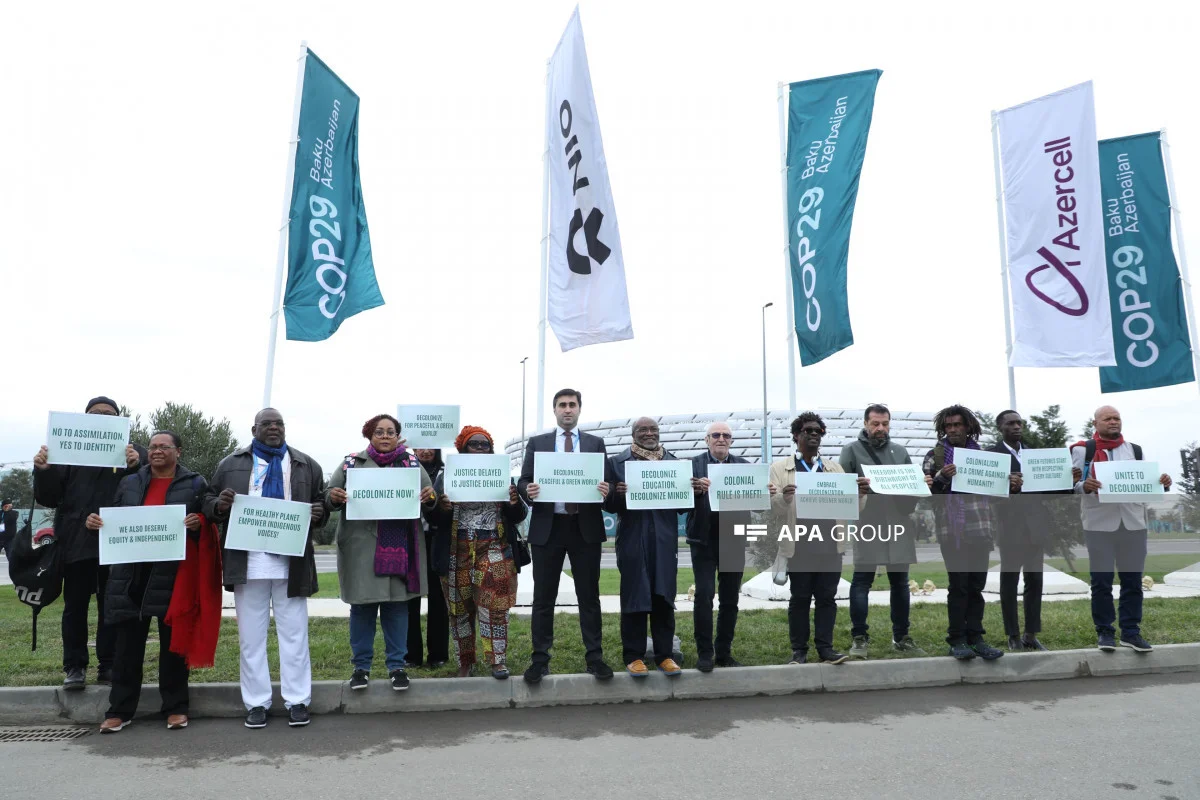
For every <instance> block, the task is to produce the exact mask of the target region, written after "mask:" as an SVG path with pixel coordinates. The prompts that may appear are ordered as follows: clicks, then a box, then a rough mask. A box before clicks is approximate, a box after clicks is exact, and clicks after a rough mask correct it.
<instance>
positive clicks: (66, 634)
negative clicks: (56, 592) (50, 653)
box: [62, 559, 117, 672]
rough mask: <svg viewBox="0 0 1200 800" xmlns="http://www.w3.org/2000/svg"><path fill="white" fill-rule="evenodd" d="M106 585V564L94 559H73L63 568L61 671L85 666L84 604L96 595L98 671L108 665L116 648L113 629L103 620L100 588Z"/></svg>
mask: <svg viewBox="0 0 1200 800" xmlns="http://www.w3.org/2000/svg"><path fill="white" fill-rule="evenodd" d="M107 585H108V567H102V566H100V561H99V560H98V559H89V560H86V561H76V562H74V563H73V564H67V565H66V568H65V569H64V570H63V593H62V598H63V613H62V642H63V671H64V672H65V671H66V670H69V669H87V666H88V647H87V644H88V606H89V605H91V599H92V595H96V616H97V620H98V621H97V624H96V661H97V662H98V665H99V667H100V670H101V671H106V670H110V669H112V665H113V654H114V652H115V651H116V644H117V639H116V632H115V631H113V629H112V626H111V625H105V624H104V589H105V587H106V586H107Z"/></svg>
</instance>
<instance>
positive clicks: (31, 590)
mask: <svg viewBox="0 0 1200 800" xmlns="http://www.w3.org/2000/svg"><path fill="white" fill-rule="evenodd" d="M36 506H37V504H36V503H34V505H33V506H32V507H30V509H29V519H28V520H26V521H25V526H24V527H23V528H21V529H20V530H19V531H17V533H16V535H15V536H14V537H13V540H12V546H11V549H10V550H9V555H8V577H9V578H10V579H12V583H13V589H15V590H16V593H17V599H18V600H20V601H21V602H22V603H24V604H25V605H27V606H29V607H30V608H32V609H33V649H34V650H37V618H38V614H39V613H41V610H42V609H43V608H45V607H46V606H48V605H50V604H51V603H53V602H54V601H55V600H57V599H58V596H59V595H60V594H62V587H63V568H64V561H63V556H64V554H63V551H62V548H61V547H60V546H59V543H58V541H57V539H56V537H55V536H54V535H53V534H51V535H48V536H43V537H41V540H40V543H38V544H36V545H35V542H34V535H35V534H36V531H34V530H33V514H34V509H35V508H36Z"/></svg>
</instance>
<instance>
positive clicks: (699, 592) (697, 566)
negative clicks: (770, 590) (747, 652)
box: [691, 542, 745, 658]
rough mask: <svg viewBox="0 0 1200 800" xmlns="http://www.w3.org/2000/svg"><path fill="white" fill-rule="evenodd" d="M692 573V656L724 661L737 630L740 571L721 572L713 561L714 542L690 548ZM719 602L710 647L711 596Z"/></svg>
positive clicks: (731, 646)
mask: <svg viewBox="0 0 1200 800" xmlns="http://www.w3.org/2000/svg"><path fill="white" fill-rule="evenodd" d="M691 550H692V572H693V573H694V575H695V578H696V600H695V605H694V606H693V608H692V617H693V621H694V625H695V635H696V653H697V654H698V655H700V656H709V657H713V656H715V657H717V658H728V657H729V655H730V651H731V650H732V649H733V635H734V630H735V629H736V628H737V618H738V598H739V597H740V596H741V594H742V576H743V575H744V574H745V573H743V572H721V571H720V570H719V568H718V564H717V559H716V553H717V549H716V543H715V542H714V543H713V545H712V546H709V547H704V546H698V545H691ZM714 596H716V597H717V598H718V599H719V600H720V607H719V609H718V611H717V640H716V644H715V650H714V644H713V597H714Z"/></svg>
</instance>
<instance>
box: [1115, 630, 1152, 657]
mask: <svg viewBox="0 0 1200 800" xmlns="http://www.w3.org/2000/svg"><path fill="white" fill-rule="evenodd" d="M1121 647H1128V648H1129V649H1130V650H1135V651H1137V652H1139V653H1149V652H1150V651H1151V650H1153V649H1154V648H1153V647H1151V646H1150V643H1149V642H1147V641H1146V640H1145V639H1143V638H1142V635H1141V634H1140V633H1122V634H1121Z"/></svg>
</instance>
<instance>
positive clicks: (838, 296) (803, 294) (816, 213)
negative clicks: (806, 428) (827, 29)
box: [787, 69, 883, 367]
mask: <svg viewBox="0 0 1200 800" xmlns="http://www.w3.org/2000/svg"><path fill="white" fill-rule="evenodd" d="M882 74H883V73H882V72H881V71H880V70H877V69H871V70H866V71H864V72H852V73H850V74H848V75H834V76H832V77H828V78H818V79H816V80H812V81H801V82H800V83H793V84H791V85H790V86H789V87H788V88H789V92H788V130H787V212H788V257H789V259H790V261H791V267H792V303H793V306H794V309H795V319H796V337H797V339H798V340H799V344H800V363H801V364H802V365H803V366H806V367H807V366H809V365H811V364H816V363H817V362H818V361H822V360H823V359H826V358H828V357H829V356H831V355H833V354H834V353H836V352H838V351H839V350H844V349H845V348H847V347H849V346H850V345H852V344H854V331H853V330H852V329H851V328H850V301H849V298H848V296H847V290H846V264H847V261H848V260H849V258H850V226H851V223H852V222H853V221H854V203H855V201H856V200H857V199H858V178H859V174H860V173H861V172H862V164H863V156H864V155H865V154H866V152H867V134H868V133H869V132H870V130H871V115H872V113H873V111H874V107H875V87H876V85H877V84H878V83H879V76H880V75H882Z"/></svg>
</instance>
